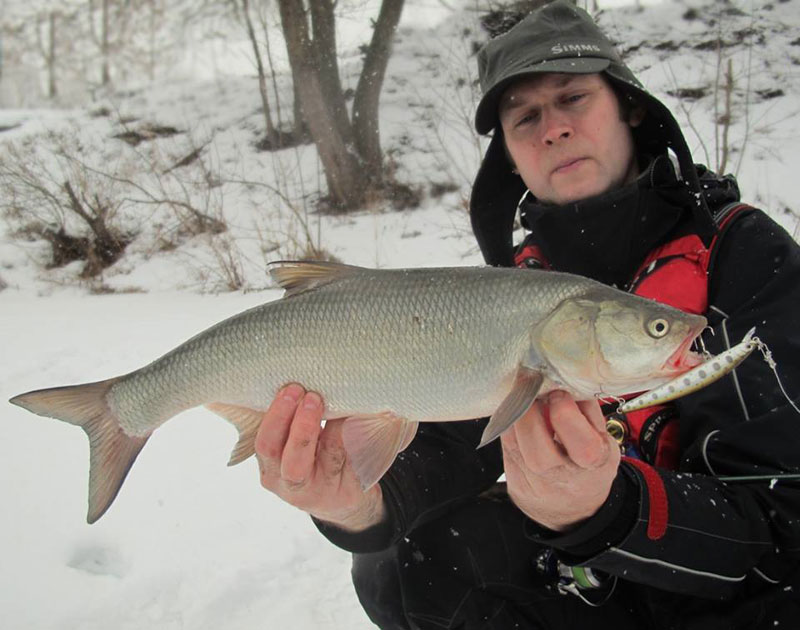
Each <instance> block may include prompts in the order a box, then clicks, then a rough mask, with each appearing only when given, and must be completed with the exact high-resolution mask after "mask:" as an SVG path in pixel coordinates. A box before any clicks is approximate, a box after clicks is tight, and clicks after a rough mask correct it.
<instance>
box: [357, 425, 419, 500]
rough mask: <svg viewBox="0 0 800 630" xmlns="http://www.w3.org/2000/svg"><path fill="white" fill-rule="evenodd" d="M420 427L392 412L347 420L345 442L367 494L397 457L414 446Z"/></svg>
mask: <svg viewBox="0 0 800 630" xmlns="http://www.w3.org/2000/svg"><path fill="white" fill-rule="evenodd" d="M418 424H419V423H417V422H410V421H409V420H406V419H405V418H400V417H398V416H396V415H394V414H392V413H388V412H387V413H382V414H376V415H372V416H353V417H351V418H348V419H347V420H345V422H344V424H343V425H342V442H343V443H344V448H345V450H346V451H347V455H348V457H349V458H350V463H351V465H352V466H353V470H354V471H355V473H356V477H358V480H359V482H361V487H362V488H363V489H364V490H365V491H366V490H368V489H369V488H371V487H372V486H374V485H375V484H376V483H378V480H380V478H381V477H383V475H384V473H386V471H387V470H389V467H390V466H391V465H392V462H393V461H394V459H395V457H397V454H398V453H399V452H400V451H402V450H403V449H404V448H406V447H407V446H408V445H409V444H410V443H411V440H413V439H414V435H416V433H417V426H418Z"/></svg>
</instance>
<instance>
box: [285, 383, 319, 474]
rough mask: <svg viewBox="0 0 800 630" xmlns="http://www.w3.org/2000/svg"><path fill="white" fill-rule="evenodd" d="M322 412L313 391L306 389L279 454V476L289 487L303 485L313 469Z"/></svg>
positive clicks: (317, 395) (317, 397)
mask: <svg viewBox="0 0 800 630" xmlns="http://www.w3.org/2000/svg"><path fill="white" fill-rule="evenodd" d="M323 412H324V408H323V404H322V398H321V397H320V395H319V394H317V393H316V392H308V393H307V394H306V395H305V396H303V400H302V401H300V404H299V405H298V407H297V411H296V413H295V415H294V419H293V420H292V423H291V427H290V429H289V436H288V438H287V439H286V445H285V446H284V448H283V456H282V457H281V479H282V480H283V481H284V482H285V483H286V485H287V487H289V489H293V488H295V487H297V486H302V485H304V484H305V483H306V482H307V481H308V480H309V478H310V477H311V475H312V473H313V472H314V464H315V462H316V457H317V441H318V440H319V434H320V430H321V428H320V423H321V422H322V416H323Z"/></svg>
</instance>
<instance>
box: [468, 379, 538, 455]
mask: <svg viewBox="0 0 800 630" xmlns="http://www.w3.org/2000/svg"><path fill="white" fill-rule="evenodd" d="M542 383H544V376H543V375H542V373H541V372H538V371H536V370H532V369H530V368H525V367H523V368H520V370H519V372H518V373H517V378H516V381H515V382H514V387H513V388H512V389H511V392H510V393H509V394H508V396H506V398H505V400H503V402H502V403H500V406H499V407H498V408H497V410H496V411H495V412H494V413H493V414H492V417H491V418H489V424H487V425H486V428H485V429H484V430H483V435H482V436H481V443H480V444H479V445H478V448H480V447H481V446H486V445H487V444H488V443H489V442H491V441H492V440H494V439H496V438H497V437H499V436H500V434H501V433H503V431H505V430H506V429H508V428H509V427H510V426H511V425H512V424H514V423H515V422H516V421H517V420H519V419H520V418H521V417H522V416H523V415H524V414H525V412H526V411H528V409H530V408H531V405H533V403H534V401H535V400H536V396H537V394H538V393H539V390H540V389H542Z"/></svg>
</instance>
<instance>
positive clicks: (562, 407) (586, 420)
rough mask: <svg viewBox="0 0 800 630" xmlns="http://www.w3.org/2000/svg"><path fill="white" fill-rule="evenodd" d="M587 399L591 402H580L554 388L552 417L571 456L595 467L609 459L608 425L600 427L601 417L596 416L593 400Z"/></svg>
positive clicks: (581, 463) (582, 465) (588, 467)
mask: <svg viewBox="0 0 800 630" xmlns="http://www.w3.org/2000/svg"><path fill="white" fill-rule="evenodd" d="M587 402H588V403H590V404H588V405H579V404H578V403H576V402H575V400H573V398H572V397H571V396H570V395H569V394H566V393H565V392H552V393H551V394H550V418H551V421H552V423H553V428H554V430H555V432H556V435H557V436H558V439H559V441H560V442H561V444H562V445H563V446H564V449H565V450H566V452H567V455H568V456H569V458H570V459H571V460H572V461H573V462H575V464H577V465H578V466H580V467H581V468H585V469H592V468H597V467H599V466H602V465H603V464H604V463H605V462H606V461H607V460H608V455H609V442H608V440H607V439H606V432H605V427H604V426H603V428H601V429H599V430H598V428H597V426H596V425H597V424H598V418H596V417H594V415H595V410H594V408H593V407H592V406H591V403H593V401H587ZM594 404H595V405H596V403H594ZM587 414H588V415H587ZM589 416H591V417H589ZM601 419H602V414H601Z"/></svg>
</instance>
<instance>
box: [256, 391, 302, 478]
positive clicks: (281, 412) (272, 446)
mask: <svg viewBox="0 0 800 630" xmlns="http://www.w3.org/2000/svg"><path fill="white" fill-rule="evenodd" d="M304 393H305V390H304V389H303V388H302V387H301V386H300V385H298V384H297V383H291V384H289V385H287V386H286V387H284V388H283V389H282V390H281V391H279V392H278V394H277V395H276V396H275V398H274V400H273V401H272V404H271V405H270V406H269V409H267V411H266V412H265V413H264V418H263V420H262V421H261V425H260V426H259V427H258V433H256V442H255V450H256V455H257V456H258V463H259V466H260V467H261V470H262V473H264V474H271V475H275V476H277V475H279V474H280V461H281V457H282V456H283V448H284V446H285V445H286V440H287V439H288V437H289V429H290V427H291V425H292V419H293V418H294V414H295V411H296V410H297V404H298V402H299V401H300V399H301V398H302V397H303V394H304Z"/></svg>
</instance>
